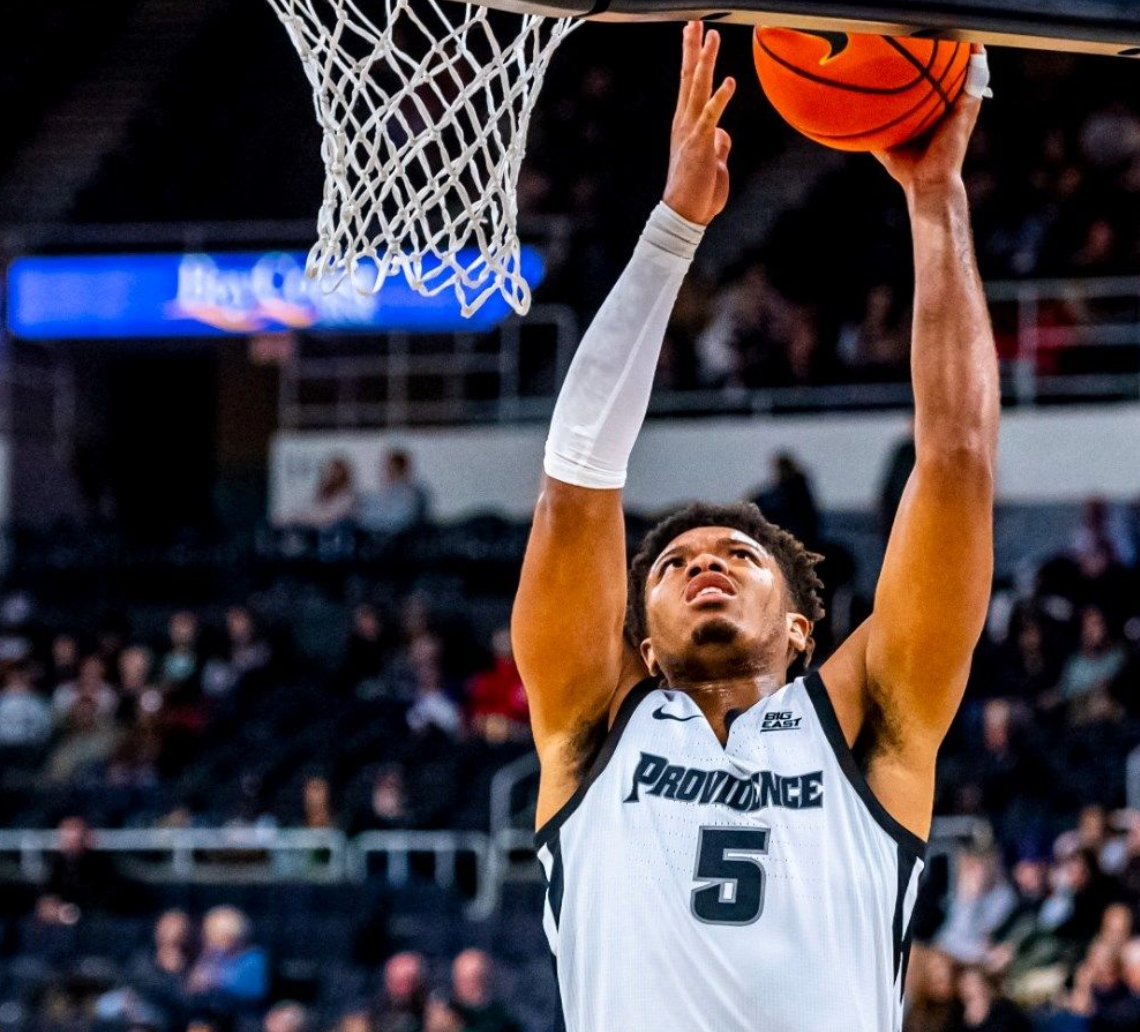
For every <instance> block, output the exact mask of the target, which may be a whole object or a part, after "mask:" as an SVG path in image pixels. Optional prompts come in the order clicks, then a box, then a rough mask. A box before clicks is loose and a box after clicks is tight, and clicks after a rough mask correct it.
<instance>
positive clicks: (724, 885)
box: [692, 828, 771, 925]
mask: <svg viewBox="0 0 1140 1032" xmlns="http://www.w3.org/2000/svg"><path fill="white" fill-rule="evenodd" d="M770 835H771V831H770V830H769V829H768V828H701V833H700V837H699V838H698V839H697V867H696V874H695V878H696V880H697V887H696V888H695V889H693V895H692V910H693V916H694V917H695V918H696V919H697V920H698V921H704V922H705V923H706V924H729V925H746V924H752V922H753V921H755V920H756V919H757V918H758V917H759V916H760V914H761V913H762V912H763V910H764V879H765V875H764V865H763V864H762V863H761V862H760V858H761V857H764V856H767V855H768V839H769V837H770Z"/></svg>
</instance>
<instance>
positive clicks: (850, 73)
mask: <svg viewBox="0 0 1140 1032" xmlns="http://www.w3.org/2000/svg"><path fill="white" fill-rule="evenodd" d="M752 49H753V53H754V55H755V58H756V71H757V72H758V73H759V75H760V83H761V85H762V86H763V87H764V92H765V93H767V94H768V99H769V100H771V102H772V105H773V106H774V107H775V108H776V110H777V111H779V112H780V114H781V115H783V116H784V118H786V119H787V120H788V121H789V122H790V123H791V124H792V125H793V126H795V128H797V129H798V130H799V131H800V132H801V133H803V134H804V135H805V136H808V137H810V138H811V139H813V140H815V141H816V142H817V143H822V144H823V145H824V146H827V147H834V148H836V149H837V150H845V151H873V150H885V149H887V148H889V147H898V146H900V145H901V144H904V143H907V142H908V141H909V140H913V139H915V138H916V137H918V136H921V135H922V134H923V133H924V132H926V131H927V130H929V129H931V128H932V127H933V126H935V125H936V124H937V123H938V122H939V120H940V119H942V118H943V117H944V116H945V115H946V113H947V112H948V111H949V110H950V107H951V105H953V103H954V101H955V100H957V98H958V95H959V94H960V93H961V92H962V88H963V87H964V86H965V85H966V73H967V71H968V70H969V66H970V45H969V44H968V43H955V42H950V41H948V40H936V39H910V38H907V39H894V38H892V37H889V36H865V35H857V34H854V33H846V32H793V31H792V30H790V29H764V28H759V29H757V30H756V33H755V35H754V37H753V42H752Z"/></svg>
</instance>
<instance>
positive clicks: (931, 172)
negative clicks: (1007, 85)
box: [875, 44, 988, 197]
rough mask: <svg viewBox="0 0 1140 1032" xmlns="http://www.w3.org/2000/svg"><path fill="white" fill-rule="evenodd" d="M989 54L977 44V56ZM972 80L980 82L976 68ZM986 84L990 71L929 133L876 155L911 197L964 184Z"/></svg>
mask: <svg viewBox="0 0 1140 1032" xmlns="http://www.w3.org/2000/svg"><path fill="white" fill-rule="evenodd" d="M985 54H986V51H985V48H984V47H982V46H980V45H977V44H975V46H974V59H975V60H976V59H977V57H978V56H981V58H982V59H983V60H984V59H985ZM971 80H972V81H978V79H977V78H976V71H975V70H971ZM986 83H988V74H987V75H986V77H985V81H984V82H982V83H981V85H980V86H978V87H976V88H974V89H973V90H970V89H967V90H963V91H962V93H961V94H960V95H959V97H958V100H957V101H956V102H955V104H954V107H953V108H952V109H951V111H950V113H949V114H948V115H947V116H946V117H945V118H944V119H943V120H942V121H941V122H940V123H939V124H938V126H937V127H936V128H935V129H934V131H933V132H931V133H930V134H929V135H927V136H924V137H922V138H921V139H920V140H918V141H916V142H914V143H909V144H907V145H906V146H904V147H898V148H896V149H894V150H889V151H879V152H877V153H876V154H875V157H876V158H878V159H879V161H881V162H882V164H883V166H884V167H885V168H886V170H887V171H888V172H889V173H890V174H891V175H892V176H893V177H894V178H895V179H896V180H897V181H898V182H899V184H900V185H901V186H902V188H903V190H905V191H906V194H907V196H908V197H911V196H912V195H913V194H914V193H916V192H920V191H926V190H939V189H946V188H950V187H956V186H961V183H962V166H963V164H964V163H965V161H966V152H967V150H968V149H969V146H970V137H971V136H972V135H973V133H974V126H976V125H977V124H978V115H979V114H980V112H981V110H982V96H980V95H978V94H982V95H987V94H988V91H985V84H986ZM983 91H985V92H983Z"/></svg>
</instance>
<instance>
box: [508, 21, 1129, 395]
mask: <svg viewBox="0 0 1140 1032" xmlns="http://www.w3.org/2000/svg"><path fill="white" fill-rule="evenodd" d="M608 42H609V41H608V40H607V38H606V34H605V33H595V35H594V37H593V44H594V46H593V47H591V53H590V54H589V55H585V54H583V55H579V56H580V59H581V60H583V61H586V62H587V65H586V67H585V68H584V69H579V70H578V72H579V74H577V75H576V77H575V79H574V81H572V82H571V81H566V82H564V81H562V80H561V79H558V78H557V77H556V78H555V81H554V85H553V86H551V87H550V89H551V95H552V96H556V97H557V98H558V99H557V101H552V102H551V106H550V109H549V110H545V111H543V114H544V115H545V118H540V119H539V120H538V121H537V123H536V131H535V133H534V140H533V141H532V146H531V149H530V161H529V162H528V165H527V166H526V168H525V170H524V173H523V177H522V179H521V181H520V203H521V204H522V207H523V210H524V211H525V212H531V213H535V212H539V213H543V214H547V215H549V214H555V213H561V214H566V215H569V216H570V217H571V218H572V219H573V220H574V225H575V227H576V242H577V244H578V247H580V248H581V251H582V253H581V256H580V259H579V257H578V256H575V258H576V259H578V260H580V261H581V262H582V263H583V267H584V268H587V269H588V272H583V273H582V274H575V273H573V271H572V272H571V273H570V274H568V278H569V285H570V286H571V287H572V289H571V290H568V291H567V295H568V297H570V298H571V299H572V302H573V303H575V304H576V305H578V306H580V307H582V308H584V309H585V310H586V311H587V312H589V311H592V310H593V308H596V307H597V304H598V303H599V302H600V300H601V298H602V297H604V295H605V293H606V292H607V291H608V290H609V288H610V286H612V283H613V282H614V280H615V279H616V274H617V271H618V269H619V268H620V264H621V262H623V261H624V257H622V256H624V254H625V253H626V248H627V246H628V237H629V235H630V229H629V222H630V219H631V210H632V212H644V211H647V210H648V206H649V205H650V204H651V203H652V200H653V199H655V198H654V197H652V196H650V195H649V194H650V193H651V190H650V191H647V190H646V185H645V184H644V183H638V182H631V181H629V180H628V179H627V180H625V181H623V184H622V189H621V190H620V191H614V190H613V189H612V188H610V187H609V184H608V183H607V180H606V169H608V168H612V167H614V166H613V165H612V164H610V162H611V161H612V159H613V155H614V154H625V153H626V151H627V150H628V149H630V148H631V147H633V140H634V139H641V136H640V135H639V134H638V133H636V132H635V133H631V132H630V130H629V124H630V123H629V118H628V108H627V105H626V103H625V100H624V98H626V96H627V94H631V93H632V91H633V90H634V89H635V87H634V85H633V84H632V82H630V81H629V79H630V78H631V77H632V76H633V75H634V73H633V72H632V71H631V70H630V69H627V68H624V67H623V65H622V63H621V62H617V63H613V62H610V61H609V60H607V51H606V49H605V48H606V46H607V43H608ZM733 43H734V39H733V36H732V33H731V31H730V32H729V33H728V35H727V38H726V54H725V61H726V62H732V61H734V59H735V56H736V51H735V50H734V49H732V47H733ZM661 45H662V47H666V46H668V42H667V41H666V38H665V37H663V38H662V43H661ZM568 46H570V44H568ZM599 47H600V53H598V52H596V49H597V48H599ZM993 61H994V65H995V69H994V72H995V88H996V92H997V97H996V99H995V100H994V101H993V102H992V103H989V104H987V106H986V110H985V112H984V114H983V117H982V120H981V122H980V124H979V127H978V130H977V132H976V135H975V138H974V140H973V144H972V149H971V155H970V159H969V163H968V166H967V188H968V190H969V194H970V198H971V203H972V208H973V217H974V229H975V236H976V243H977V248H978V255H979V262H980V265H981V269H982V274H983V277H984V278H985V279H986V280H987V281H999V280H1017V279H1054V278H1062V279H1064V278H1087V277H1092V278H1099V277H1115V276H1128V275H1134V274H1136V273H1137V272H1140V112H1138V109H1137V105H1136V104H1135V103H1133V102H1132V101H1130V100H1129V99H1128V98H1129V97H1130V96H1131V95H1132V92H1133V91H1132V90H1131V89H1130V88H1129V86H1128V83H1129V82H1130V80H1128V79H1125V78H1124V76H1126V75H1128V74H1129V73H1130V72H1131V69H1128V68H1126V67H1122V64H1123V63H1114V62H1106V61H1101V62H1097V61H1090V60H1087V59H1085V60H1080V59H1075V58H1073V57H1071V56H1068V55H1060V54H1042V55H1037V54H1032V55H1027V54H1020V53H1017V52H1013V51H1005V52H998V53H997V54H996V55H994V58H993ZM638 74H640V73H638ZM646 97H649V98H651V99H650V100H649V101H647V100H646V99H645V98H646ZM660 101H661V94H660V92H656V93H655V92H654V90H653V89H645V90H643V91H642V96H641V97H639V98H638V99H637V101H636V103H637V104H638V105H639V108H640V109H641V110H642V114H643V115H644V117H643V118H642V119H641V120H640V121H641V125H642V129H641V130H640V132H641V133H645V134H648V133H649V132H651V131H658V130H659V128H660V127H659V121H658V120H657V119H656V117H655V113H654V112H653V111H652V109H651V107H650V104H657V103H660ZM764 104H765V102H764V101H763V98H762V95H761V94H760V93H759V91H757V90H755V89H753V88H752V87H751V86H749V87H748V88H747V89H740V90H738V91H737V95H736V98H734V101H733V108H730V110H729V114H728V116H727V123H726V124H727V126H728V128H729V130H730V131H732V132H733V134H734V141H735V143H736V146H735V147H734V151H733V161H732V173H733V190H734V196H736V197H739V198H744V197H746V196H747V195H748V193H749V190H750V187H751V185H752V182H753V180H754V179H756V181H757V182H758V183H764V182H767V180H766V179H765V176H768V177H770V176H772V175H773V174H774V173H773V172H772V167H773V166H772V162H773V160H774V159H777V158H778V155H779V152H780V150H781V148H782V147H784V146H785V145H786V144H787V142H788V141H789V140H791V139H792V136H791V133H790V130H788V129H787V127H785V126H783V125H781V124H779V123H778V120H774V118H773V116H772V115H771V112H770V111H768V110H766V109H765V107H764ZM569 147H573V154H572V155H571V153H569V151H568V150H567V148H569ZM644 152H645V147H644V146H643V147H642V148H641V151H640V152H639V153H644ZM629 160H636V158H633V159H629ZM815 164H816V165H818V166H819V167H822V168H827V169H830V171H828V172H826V173H823V174H820V175H819V176H818V178H816V172H815V171H814V170H813V168H812V162H811V161H810V160H806V159H805V161H804V163H803V166H804V172H803V174H804V175H805V176H807V177H808V181H809V182H814V185H813V186H812V187H811V189H810V190H809V192H808V193H807V196H806V197H803V198H799V199H798V200H797V201H796V203H794V204H792V205H790V206H788V207H787V208H786V210H782V211H781V212H780V213H779V214H778V215H777V216H776V217H775V218H774V220H773V221H772V224H771V226H770V228H769V229H768V230H767V232H766V233H765V234H764V235H763V237H762V239H759V240H757V241H756V242H755V244H754V246H750V247H747V248H745V249H743V250H741V249H739V248H737V249H736V251H735V252H730V253H734V254H735V257H732V258H731V260H729V261H727V263H725V262H724V261H718V262H717V263H716V264H715V265H711V266H710V265H704V266H702V265H701V263H700V262H698V265H697V267H696V269H695V270H694V272H693V273H692V274H691V276H690V278H689V280H688V282H687V284H686V286H685V288H684V290H683V292H682V296H681V299H680V301H679V303H678V306H677V310H676V312H675V317H674V320H673V324H672V327H671V330H670V333H669V336H668V339H667V343H666V348H665V352H664V356H663V359H662V367H661V379H660V383H661V385H662V386H666V387H670V388H673V389H676V390H691V389H698V388H700V389H715V390H738V389H754V388H769V387H787V386H797V385H803V384H830V383H844V384H848V383H865V382H878V381H898V380H903V379H905V378H906V375H907V363H908V355H909V340H910V314H911V313H910V304H911V297H912V294H913V269H912V264H911V247H910V239H909V225H908V221H907V216H906V211H905V207H904V205H903V202H902V198H901V196H900V195H899V192H898V190H897V188H896V187H895V185H894V183H893V182H891V181H890V180H889V178H888V177H887V176H885V175H884V174H883V172H882V170H881V169H880V168H879V166H878V164H877V163H876V162H874V161H872V160H871V159H870V158H868V157H865V156H853V157H846V158H844V159H843V160H841V161H839V162H838V165H836V164H835V163H832V162H828V161H825V160H824V158H823V155H822V152H821V153H820V160H819V161H818V162H816V163H815ZM618 167H626V164H625V162H624V161H623V162H622V163H621V164H619V165H618ZM775 167H779V166H778V165H777V166H775ZM786 174H793V172H791V171H789V172H788V173H786ZM642 178H644V179H647V180H649V181H650V185H651V189H657V188H659V184H658V181H657V179H656V177H654V176H653V175H652V174H650V173H649V172H648V170H647V174H646V175H645V176H643V177H642ZM763 189H764V191H765V192H766V193H769V194H773V196H774V197H775V198H778V197H779V189H778V187H777V188H776V189H775V191H774V192H773V190H772V189H770V188H763ZM643 194H646V196H645V197H644V198H643V197H642V195H643ZM633 198H636V200H637V203H634V201H633ZM753 203H754V202H753ZM773 203H775V204H777V205H778V204H781V203H784V202H781V201H779V200H778V199H776V200H774V201H773ZM741 210H743V209H737V208H734V207H733V206H732V204H731V203H730V206H729V208H728V209H727V210H726V212H725V213H724V215H723V216H722V219H723V220H725V221H730V222H731V221H734V220H736V219H738V218H739V217H740V215H739V212H740V211H741ZM737 235H738V236H739V237H740V238H741V239H743V240H749V239H751V237H752V230H751V229H750V227H749V226H748V225H746V224H745V225H740V226H739V229H738V230H737ZM560 285H561V280H560V279H559V277H558V276H557V274H556V275H555V279H554V281H553V283H552V285H551V287H550V289H552V290H557V289H559V287H560ZM1121 293H1122V295H1126V294H1127V291H1126V290H1125V291H1122V292H1121ZM996 314H997V315H998V327H997V328H998V335H999V342H1000V347H1001V349H1002V352H1003V355H1005V356H1006V357H1010V356H1012V354H1013V353H1014V351H1015V349H1016V347H1017V340H1016V333H1017V331H1018V329H1019V328H1020V329H1021V330H1022V331H1023V332H1024V330H1025V327H1026V323H1025V321H1024V320H1025V319H1026V318H1031V319H1032V320H1033V321H1032V322H1031V325H1036V326H1037V327H1038V329H1039V330H1041V331H1042V332H1041V334H1040V336H1039V338H1038V341H1037V343H1038V346H1039V348H1040V353H1039V354H1038V355H1037V356H1036V359H1035V361H1036V363H1037V365H1038V368H1039V370H1040V372H1042V373H1087V372H1115V371H1121V370H1135V369H1136V368H1137V367H1138V362H1137V357H1136V350H1135V340H1133V341H1132V344H1131V346H1130V347H1128V348H1123V349H1121V348H1112V347H1104V348H1101V347H1089V345H1091V344H1096V343H1097V341H1096V338H1095V335H1094V336H1093V337H1091V338H1090V336H1089V335H1088V334H1081V333H1080V332H1079V331H1078V329H1077V328H1078V327H1083V326H1087V325H1090V324H1096V323H1105V322H1113V321H1127V322H1129V323H1135V320H1136V318H1137V315H1138V313H1137V312H1136V308H1135V305H1134V304H1132V303H1131V302H1130V300H1129V299H1128V298H1127V297H1126V296H1124V297H1121V298H1115V299H1113V298H1109V299H1103V300H1097V299H1093V300H1092V301H1082V300H1080V299H1076V298H1073V297H1071V296H1067V297H1058V298H1056V299H1049V300H1048V301H1046V302H1045V303H1043V304H1042V305H1041V306H1040V309H1039V310H1037V311H1035V312H1034V313H1033V314H1032V315H1031V316H1026V314H1025V313H1021V315H1020V317H1021V319H1022V322H1021V323H1020V324H1019V323H1018V316H1017V315H1016V314H1015V313H1014V312H1013V311H1012V309H1011V310H1009V311H1006V312H998V313H996ZM1078 343H1079V344H1082V345H1084V347H1083V348H1080V349H1077V348H1073V347H1071V346H1070V345H1073V344H1078Z"/></svg>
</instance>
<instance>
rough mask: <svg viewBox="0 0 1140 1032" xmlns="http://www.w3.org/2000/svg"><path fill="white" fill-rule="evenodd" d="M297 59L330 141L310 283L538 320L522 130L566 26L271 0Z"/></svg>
mask: <svg viewBox="0 0 1140 1032" xmlns="http://www.w3.org/2000/svg"><path fill="white" fill-rule="evenodd" d="M269 2H270V3H271V4H272V5H273V7H274V9H275V10H276V12H277V15H278V17H279V18H280V19H281V21H282V23H283V24H284V26H285V28H286V29H287V30H288V32H289V36H290V38H291V39H292V41H293V45H294V46H295V47H296V48H297V52H298V53H299V54H300V55H301V60H302V62H303V64H304V67H305V74H306V76H307V77H308V79H309V82H310V84H311V85H312V88H313V100H314V103H315V107H316V114H317V121H318V123H319V124H320V126H321V130H322V132H323V134H324V141H323V143H322V147H321V156H322V158H323V159H324V164H325V173H326V175H325V189H324V201H323V203H322V205H321V211H320V215H319V217H318V223H317V231H318V237H319V239H318V241H317V243H316V244H315V245H314V246H313V249H312V250H311V251H310V253H309V259H308V264H307V271H308V274H309V275H310V276H311V277H314V278H315V279H317V280H318V281H319V283H320V285H321V287H322V289H323V290H325V291H326V292H330V293H331V292H332V291H334V290H336V289H338V288H339V287H340V286H341V284H342V283H344V282H345V280H346V279H347V280H348V281H349V282H350V283H351V284H352V285H353V287H354V288H355V289H356V290H358V291H362V292H366V293H378V292H379V291H380V290H381V289H382V287H383V286H384V283H385V281H386V280H387V279H388V277H389V276H391V275H395V274H397V273H402V274H403V275H404V277H405V279H406V280H407V282H408V284H409V286H410V287H411V288H412V289H413V290H415V291H417V292H418V293H420V294H422V295H424V296H425V297H433V296H435V295H437V294H439V293H441V292H443V291H446V290H454V292H455V295H456V297H457V298H458V300H459V303H460V305H461V308H462V311H463V314H464V315H465V316H468V315H471V314H472V313H473V312H475V311H476V310H477V309H478V308H479V307H480V306H481V305H483V303H484V302H486V301H487V299H488V298H490V297H491V296H492V295H494V294H501V295H502V297H503V298H504V299H505V300H506V301H507V303H508V304H509V305H510V306H511V308H513V309H514V310H515V311H516V312H518V313H519V314H520V315H521V314H525V313H526V312H527V310H528V309H529V308H530V288H529V286H528V285H527V283H526V281H525V280H524V279H523V277H522V272H521V264H520V254H519V239H518V204H517V199H516V193H515V191H516V188H517V186H518V177H519V168H520V166H521V164H522V159H523V153H524V150H525V147H526V134H527V126H528V124H529V122H530V117H531V113H532V112H533V110H534V103H535V100H536V99H537V97H538V93H539V90H540V89H541V87H542V80H543V76H544V74H545V72H546V68H547V65H548V64H549V61H550V58H551V56H552V55H553V54H554V51H555V49H556V48H557V47H558V45H559V43H561V41H562V39H563V37H564V36H565V35H566V33H567V32H568V31H570V29H571V28H572V26H573V23H572V22H571V20H570V19H562V18H544V17H540V16H538V15H533V14H524V15H517V14H505V13H501V12H491V11H489V10H488V9H486V8H484V7H476V6H474V5H472V4H465V3H458V2H454V0H366V6H368V7H369V8H370V15H366V14H365V13H364V11H363V10H361V7H360V6H358V4H357V3H355V2H353V0H269Z"/></svg>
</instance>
